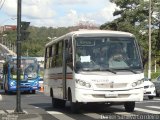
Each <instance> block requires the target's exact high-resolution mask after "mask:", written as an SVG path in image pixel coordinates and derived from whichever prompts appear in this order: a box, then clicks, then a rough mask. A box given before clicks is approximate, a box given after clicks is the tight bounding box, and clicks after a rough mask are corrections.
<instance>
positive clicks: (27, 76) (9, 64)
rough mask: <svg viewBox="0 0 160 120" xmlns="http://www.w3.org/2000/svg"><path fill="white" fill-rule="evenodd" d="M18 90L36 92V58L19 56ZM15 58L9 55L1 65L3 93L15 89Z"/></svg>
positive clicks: (37, 85) (37, 73)
mask: <svg viewBox="0 0 160 120" xmlns="http://www.w3.org/2000/svg"><path fill="white" fill-rule="evenodd" d="M20 72H21V73H20V91H22V92H31V93H33V94H35V93H36V90H38V89H39V79H40V76H39V64H38V62H37V60H36V58H33V57H21V70H20ZM16 80H17V58H16V57H11V58H10V59H8V60H7V61H6V62H5V64H4V65H3V82H4V90H5V93H11V92H16V91H17V82H16Z"/></svg>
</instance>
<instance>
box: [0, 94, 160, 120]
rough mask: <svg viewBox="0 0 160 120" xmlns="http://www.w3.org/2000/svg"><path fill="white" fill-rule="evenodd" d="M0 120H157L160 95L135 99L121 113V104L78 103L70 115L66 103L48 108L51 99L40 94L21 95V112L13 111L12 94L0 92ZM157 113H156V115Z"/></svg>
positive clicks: (159, 110)
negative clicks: (132, 107) (131, 107)
mask: <svg viewBox="0 0 160 120" xmlns="http://www.w3.org/2000/svg"><path fill="white" fill-rule="evenodd" d="M0 96H1V97H0V120H1V119H2V120H93V119H112V120H114V119H121V120H122V119H123V120H124V119H135V120H138V119H148V120H159V119H160V97H159V98H158V97H157V98H154V99H153V100H148V98H145V99H144V101H143V102H137V103H136V108H135V111H134V112H132V113H128V112H125V110H124V107H123V106H121V105H120V106H111V107H104V106H103V107H102V106H93V105H89V106H86V105H84V106H82V110H81V111H80V114H71V113H70V111H69V103H67V104H66V107H65V108H61V109H60V108H59V109H55V108H52V107H51V98H50V97H47V96H44V95H43V93H40V92H37V93H36V94H22V96H21V100H22V109H23V111H24V113H25V114H21V115H16V114H13V112H14V109H15V106H16V95H5V94H4V93H3V92H1V95H0ZM158 114H159V115H158Z"/></svg>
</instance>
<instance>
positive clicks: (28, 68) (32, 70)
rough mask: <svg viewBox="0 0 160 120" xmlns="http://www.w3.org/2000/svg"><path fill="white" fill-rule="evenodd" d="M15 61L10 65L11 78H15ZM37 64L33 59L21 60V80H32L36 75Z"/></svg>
mask: <svg viewBox="0 0 160 120" xmlns="http://www.w3.org/2000/svg"><path fill="white" fill-rule="evenodd" d="M16 62H17V61H16V60H12V61H11V63H10V68H11V69H10V71H11V78H12V79H16V78H17V77H16V76H17V69H16V68H17V64H16ZM38 68H39V66H38V63H37V62H36V61H35V60H34V59H22V60H21V71H20V72H21V79H33V78H36V77H37V75H38Z"/></svg>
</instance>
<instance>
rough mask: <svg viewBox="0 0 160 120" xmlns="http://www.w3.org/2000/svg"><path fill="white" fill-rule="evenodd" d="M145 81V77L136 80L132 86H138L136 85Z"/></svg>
mask: <svg viewBox="0 0 160 120" xmlns="http://www.w3.org/2000/svg"><path fill="white" fill-rule="evenodd" d="M143 82H144V80H143V79H141V80H138V81H136V82H133V83H132V87H136V86H138V85H141V84H142V83H143Z"/></svg>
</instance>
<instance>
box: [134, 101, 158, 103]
mask: <svg viewBox="0 0 160 120" xmlns="http://www.w3.org/2000/svg"><path fill="white" fill-rule="evenodd" d="M152 102H154V103H157V102H159V101H141V102H136V103H152Z"/></svg>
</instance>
